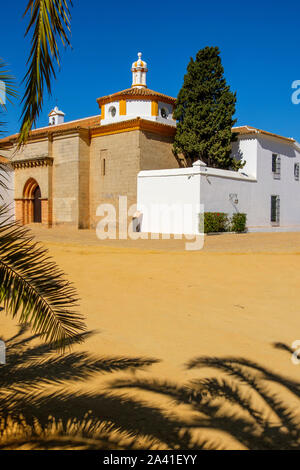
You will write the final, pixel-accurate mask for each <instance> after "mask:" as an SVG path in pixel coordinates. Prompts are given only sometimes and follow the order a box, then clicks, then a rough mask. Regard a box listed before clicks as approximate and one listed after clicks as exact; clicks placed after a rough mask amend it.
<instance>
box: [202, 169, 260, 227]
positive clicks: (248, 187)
mask: <svg viewBox="0 0 300 470" xmlns="http://www.w3.org/2000/svg"><path fill="white" fill-rule="evenodd" d="M256 187H257V181H256V179H255V178H252V177H247V176H244V175H242V174H241V173H237V172H235V171H227V170H217V169H215V168H204V169H203V171H201V203H202V204H203V207H204V211H205V212H225V213H227V214H228V215H230V216H231V215H232V214H234V213H237V212H244V213H246V214H247V225H255V220H256V216H257V210H258V208H257V206H256V204H254V203H253V201H254V198H255V189H256Z"/></svg>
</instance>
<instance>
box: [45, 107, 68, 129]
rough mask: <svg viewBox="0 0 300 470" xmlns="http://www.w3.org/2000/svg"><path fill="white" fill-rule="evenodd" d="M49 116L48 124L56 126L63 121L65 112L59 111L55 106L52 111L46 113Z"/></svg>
mask: <svg viewBox="0 0 300 470" xmlns="http://www.w3.org/2000/svg"><path fill="white" fill-rule="evenodd" d="M48 116H49V126H57V125H58V124H62V123H63V122H64V121H65V113H63V112H62V111H60V110H59V109H58V107H57V106H55V108H54V109H52V111H50V113H49V114H48Z"/></svg>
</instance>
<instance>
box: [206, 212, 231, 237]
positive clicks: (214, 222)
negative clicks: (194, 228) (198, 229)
mask: <svg viewBox="0 0 300 470" xmlns="http://www.w3.org/2000/svg"><path fill="white" fill-rule="evenodd" d="M228 224H229V220H228V215H227V214H225V213H224V212H204V233H209V232H227V230H228Z"/></svg>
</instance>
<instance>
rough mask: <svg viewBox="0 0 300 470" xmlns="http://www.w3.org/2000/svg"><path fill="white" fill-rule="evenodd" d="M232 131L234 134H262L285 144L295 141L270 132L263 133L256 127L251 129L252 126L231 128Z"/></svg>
mask: <svg viewBox="0 0 300 470" xmlns="http://www.w3.org/2000/svg"><path fill="white" fill-rule="evenodd" d="M232 131H233V132H236V133H237V134H263V135H267V136H269V137H275V138H276V139H281V140H285V141H286V142H290V143H294V142H296V140H295V139H293V138H292V137H283V136H282V135H278V134H273V133H272V132H268V131H263V130H262V129H258V128H257V127H253V126H239V127H233V128H232Z"/></svg>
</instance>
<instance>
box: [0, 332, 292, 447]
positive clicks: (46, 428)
mask: <svg viewBox="0 0 300 470" xmlns="http://www.w3.org/2000/svg"><path fill="white" fill-rule="evenodd" d="M90 334H92V333H87V334H84V335H81V336H88V335H90ZM35 339H36V336H28V331H27V329H26V327H22V328H20V329H19V331H18V333H17V335H15V336H14V337H12V338H10V339H9V340H6V346H7V364H6V365H2V366H0V433H1V434H0V435H1V441H0V450H3V449H22V448H30V449H133V448H139V449H143V448H144V449H222V448H226V447H228V446H227V445H226V443H225V441H224V440H223V437H222V436H224V435H226V436H230V438H231V440H233V441H235V442H236V444H237V447H242V448H246V449H299V448H300V425H299V416H297V407H298V406H299V394H300V383H299V382H296V381H293V380H290V379H288V378H286V377H283V376H282V375H279V374H277V373H274V372H272V371H271V370H268V369H266V368H265V367H263V366H261V365H259V364H257V363H254V362H251V361H249V360H246V359H243V358H234V357H223V358H212V357H200V358H196V359H193V360H192V361H190V362H189V363H188V364H187V365H186V367H187V368H188V369H190V370H196V369H199V368H205V370H207V368H208V370H209V371H210V374H209V377H206V378H198V379H194V380H192V381H191V382H189V383H187V384H183V385H181V384H176V383H169V382H163V381H161V380H156V379H151V380H141V379H138V378H136V377H135V376H134V375H132V373H130V374H128V376H129V378H128V379H125V380H124V379H123V380H113V381H112V382H111V384H110V390H108V391H105V392H102V391H100V392H98V393H87V392H85V391H84V390H82V391H80V390H79V391H78V390H77V391H76V392H72V391H71V387H68V383H70V384H71V382H72V383H74V381H76V382H78V383H79V382H82V383H83V384H84V382H86V381H87V380H88V379H89V377H91V376H93V375H95V374H100V373H106V374H110V373H113V372H115V371H125V372H127V371H128V372H129V371H132V370H140V369H143V368H146V367H150V366H151V365H152V364H154V363H155V362H158V361H157V360H155V359H151V358H124V357H112V358H93V357H92V356H90V355H89V354H87V353H85V352H69V353H68V354H65V355H63V356H62V355H58V354H57V351H56V349H55V347H52V348H51V347H49V346H47V345H44V344H43V345H40V344H38V345H36V344H35ZM275 347H277V348H280V349H282V350H284V351H286V352H288V353H290V352H291V351H290V350H289V348H288V347H287V346H286V345H284V344H281V343H278V344H276V345H275ZM212 371H217V372H218V373H217V375H216V376H215V375H213V374H212ZM68 388H69V390H68ZM136 389H138V390H139V391H146V392H150V394H159V395H161V396H164V397H167V398H168V399H170V400H171V402H172V406H171V408H172V409H173V410H174V412H173V413H172V414H170V413H167V412H165V411H164V410H163V408H159V407H156V406H152V405H151V400H150V399H149V400H147V399H145V400H143V401H141V400H138V399H137V398H136V397H134V395H133V392H134V390H136ZM150 396H151V395H150ZM178 405H185V406H187V407H188V409H189V410H190V411H191V412H192V419H190V418H189V419H184V418H182V417H179V415H178V414H177V413H176V409H177V406H178ZM208 430H209V431H212V430H213V431H214V432H215V434H214V436H216V437H211V433H210V434H209V433H207V431H208ZM195 431H197V432H195Z"/></svg>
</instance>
